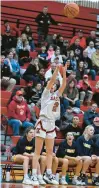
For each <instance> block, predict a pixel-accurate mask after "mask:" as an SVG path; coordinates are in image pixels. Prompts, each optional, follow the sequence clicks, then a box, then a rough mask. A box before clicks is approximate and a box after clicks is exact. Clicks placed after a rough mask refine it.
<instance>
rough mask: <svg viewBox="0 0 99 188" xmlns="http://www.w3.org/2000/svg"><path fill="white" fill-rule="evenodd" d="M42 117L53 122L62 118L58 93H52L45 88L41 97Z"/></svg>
mask: <svg viewBox="0 0 99 188" xmlns="http://www.w3.org/2000/svg"><path fill="white" fill-rule="evenodd" d="M40 116H41V117H42V116H44V117H45V118H47V119H49V120H52V121H55V120H56V119H57V118H59V117H60V98H59V93H58V91H56V92H54V93H50V90H48V89H46V88H45V90H44V91H43V93H42V97H41V111H40Z"/></svg>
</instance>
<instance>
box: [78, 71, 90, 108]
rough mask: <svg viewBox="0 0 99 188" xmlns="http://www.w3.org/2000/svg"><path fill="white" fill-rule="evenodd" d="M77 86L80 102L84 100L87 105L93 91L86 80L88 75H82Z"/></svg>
mask: <svg viewBox="0 0 99 188" xmlns="http://www.w3.org/2000/svg"><path fill="white" fill-rule="evenodd" d="M77 88H78V89H79V93H80V102H81V104H83V102H84V101H85V100H86V102H87V104H88V105H89V104H91V100H92V97H93V92H92V88H91V83H90V81H89V80H88V75H86V74H85V75H84V76H83V80H80V81H79V82H78V84H77Z"/></svg>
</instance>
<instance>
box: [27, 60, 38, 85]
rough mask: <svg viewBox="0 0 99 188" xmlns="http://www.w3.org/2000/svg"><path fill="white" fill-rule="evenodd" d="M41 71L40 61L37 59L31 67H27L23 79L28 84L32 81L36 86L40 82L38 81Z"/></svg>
mask: <svg viewBox="0 0 99 188" xmlns="http://www.w3.org/2000/svg"><path fill="white" fill-rule="evenodd" d="M39 70H40V66H39V59H38V58H35V59H34V60H32V61H31V62H30V64H29V66H28V67H27V69H26V71H25V73H24V74H23V79H24V80H26V81H27V82H31V81H32V82H33V83H34V84H36V83H37V82H38V81H39V79H38V72H39Z"/></svg>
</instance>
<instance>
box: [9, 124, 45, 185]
mask: <svg viewBox="0 0 99 188" xmlns="http://www.w3.org/2000/svg"><path fill="white" fill-rule="evenodd" d="M34 136H35V132H34V129H33V128H32V127H29V128H27V129H26V131H25V134H24V136H23V137H21V138H20V139H19V140H18V143H17V144H16V146H15V147H14V148H13V149H12V161H14V162H15V163H18V164H23V172H24V179H23V181H22V183H23V184H26V185H32V184H33V182H32V179H31V178H30V177H29V176H28V169H29V164H30V162H32V160H33V155H34V149H35V137H34ZM37 171H38V174H37V178H38V181H39V183H40V184H43V185H45V184H46V183H45V182H44V180H43V178H42V175H41V172H40V165H39V163H38V169H37Z"/></svg>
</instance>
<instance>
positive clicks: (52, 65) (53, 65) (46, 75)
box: [45, 63, 62, 85]
mask: <svg viewBox="0 0 99 188" xmlns="http://www.w3.org/2000/svg"><path fill="white" fill-rule="evenodd" d="M56 66H57V65H56V63H51V68H50V69H49V70H48V71H47V72H46V73H45V80H46V81H48V79H49V78H51V77H52V75H53V73H54V70H55V68H56ZM57 79H58V80H59V82H60V85H61V84H62V76H61V74H60V72H58V76H57Z"/></svg>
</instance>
